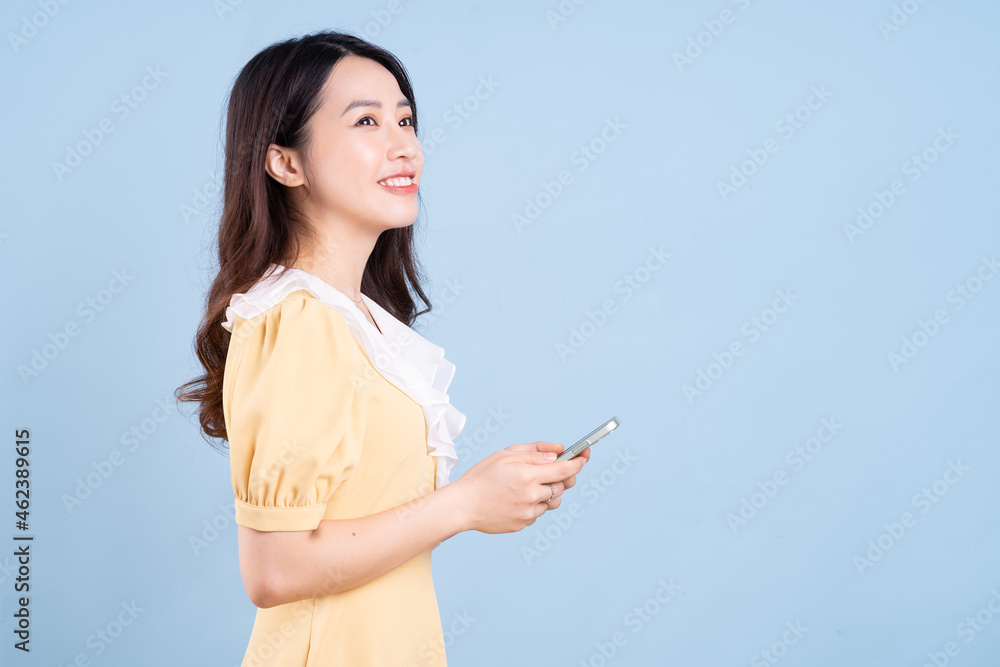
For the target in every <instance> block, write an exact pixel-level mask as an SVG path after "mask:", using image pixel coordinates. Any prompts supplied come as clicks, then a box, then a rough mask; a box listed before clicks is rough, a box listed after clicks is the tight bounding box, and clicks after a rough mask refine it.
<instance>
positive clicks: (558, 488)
mask: <svg viewBox="0 0 1000 667" xmlns="http://www.w3.org/2000/svg"><path fill="white" fill-rule="evenodd" d="M541 488H542V491H543V493H542V497H541V498H539V499H538V502H540V503H548V502H552V501H554V500H555V499H556V498H558V497H559V496H560V495H562V492H563V490H564V489H565V488H566V487H565V486H564V485H563V483H562V482H548V483H546V484H542V486H541Z"/></svg>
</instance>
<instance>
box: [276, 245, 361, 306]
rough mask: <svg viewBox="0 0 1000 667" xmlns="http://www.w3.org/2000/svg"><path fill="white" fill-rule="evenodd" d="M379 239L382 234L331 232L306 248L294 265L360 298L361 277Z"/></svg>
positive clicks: (351, 297)
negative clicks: (317, 242)
mask: <svg viewBox="0 0 1000 667" xmlns="http://www.w3.org/2000/svg"><path fill="white" fill-rule="evenodd" d="M377 240H378V235H375V236H374V237H373V236H371V235H365V234H357V233H355V234H350V233H340V234H337V235H334V234H332V233H327V234H326V235H325V236H324V237H323V238H322V241H321V242H320V243H319V244H316V245H313V246H311V247H309V248H304V249H303V251H302V252H301V253H300V255H299V257H298V259H297V260H296V261H295V262H294V263H293V264H292V266H293V267H294V268H298V269H302V270H303V271H308V272H309V273H311V274H313V275H315V276H319V277H320V278H322V279H323V280H324V281H325V282H327V283H329V284H330V285H333V286H334V287H336V288H337V289H338V290H339V291H341V292H343V293H344V294H346V295H347V296H348V297H349V298H350V299H352V300H354V301H355V302H358V301H360V300H361V278H362V276H363V275H364V272H365V265H366V264H367V263H368V257H369V256H370V255H371V252H372V249H374V247H375V241H377Z"/></svg>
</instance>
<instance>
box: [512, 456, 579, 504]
mask: <svg viewBox="0 0 1000 667" xmlns="http://www.w3.org/2000/svg"><path fill="white" fill-rule="evenodd" d="M507 449H509V450H511V451H515V452H516V451H527V452H530V451H536V452H555V453H556V454H557V455H558V454H562V452H563V450H564V449H566V447H565V446H563V445H562V444H560V443H558V442H545V441H544V440H539V441H537V442H532V443H529V444H525V445H511V446H510V447H507ZM578 458H583V459H584V460H585V462H584V465H587V462H589V461H590V447H588V448H587V449H585V450H584V451H583V453H582V454H580V456H579V457H578ZM540 465H545V464H544V463H543V464H540ZM574 484H576V475H571V476H569V477H567V478H566V479H564V480H562V481H560V482H552V486H553V489H552V491H553V492H554V494H555V498H553V499H552V500H550V501H547V502H546V504H547V505H548V506H549V509H551V510H554V509H555V508H557V507H559V505H560V504H561V503H562V493H563V491H565V490H566V489H569V488H572V487H573V485H574Z"/></svg>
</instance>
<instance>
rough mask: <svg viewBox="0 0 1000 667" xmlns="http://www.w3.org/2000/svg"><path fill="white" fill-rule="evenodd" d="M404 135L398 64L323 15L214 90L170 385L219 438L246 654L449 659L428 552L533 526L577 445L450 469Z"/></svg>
mask: <svg viewBox="0 0 1000 667" xmlns="http://www.w3.org/2000/svg"><path fill="white" fill-rule="evenodd" d="M416 130H417V107H416V102H415V99H414V96H413V91H412V88H411V86H410V82H409V79H408V76H407V74H406V71H405V69H404V68H403V66H402V64H401V63H399V61H398V60H397V59H396V58H395V57H394V56H393V55H392V54H390V53H388V52H386V51H384V50H383V49H380V48H378V47H376V46H374V45H372V44H369V43H367V42H365V41H363V40H361V39H358V38H357V37H354V36H351V35H345V34H340V33H336V32H321V33H316V34H311V35H307V36H304V37H301V38H297V39H291V40H288V41H285V42H281V43H277V44H274V45H272V46H270V47H268V48H266V49H264V50H263V51H261V52H260V53H258V54H257V55H256V56H254V57H253V58H252V59H251V60H250V62H249V63H247V65H246V66H245V67H244V68H243V70H242V71H241V72H240V74H239V76H238V77H237V80H236V82H235V84H234V86H233V90H232V92H231V95H230V99H229V109H228V119H227V126H226V151H225V194H224V209H223V214H222V220H221V224H220V229H219V273H218V275H217V277H216V278H215V281H214V283H213V284H212V288H211V291H210V293H209V296H208V300H207V312H206V315H205V317H204V318H203V320H202V322H201V326H200V329H199V331H198V336H197V351H198V355H199V358H200V360H201V362H202V364H203V365H204V367H205V371H206V372H205V374H204V375H203V376H201V377H199V378H197V379H196V380H193V381H191V382H189V383H187V384H185V385H184V386H182V387H181V388H180V389H181V390H187V391H185V392H183V393H180V394H179V396H178V398H179V399H180V400H187V401H197V402H199V403H200V422H201V426H202V429H203V430H204V432H205V434H206V435H208V436H211V437H213V438H220V439H222V440H225V441H228V443H229V452H230V458H231V473H232V483H233V492H234V495H235V505H236V508H235V511H236V522H237V524H238V526H239V528H238V530H239V558H240V570H241V573H242V577H243V582H244V585H245V587H246V590H247V593H248V595H249V596H250V599H251V600H252V601H253V603H254V604H255V605H256V606H257V607H258V608H259V609H258V610H257V615H256V619H255V622H254V626H253V630H252V633H251V636H250V642H249V646H248V648H247V652H246V655H245V657H244V660H243V664H244V665H245V666H251V665H280V666H281V667H291V666H293V665H306V664H309V665H352V666H358V667H360V666H362V665H379V666H383V665H385V666H396V665H399V666H400V667H406V666H407V665H445V664H446V661H445V656H444V649H443V646H444V643H443V641H442V629H441V622H440V614H439V612H438V607H437V601H436V598H435V595H434V588H433V582H432V579H431V560H430V555H431V550H432V549H433V548H434V547H435V546H437V545H438V544H439V543H440V542H441V541H443V540H445V539H447V538H448V537H450V536H452V535H455V534H456V533H458V532H461V531H464V530H477V531H481V532H485V533H504V532H514V531H518V530H521V529H522V528H524V527H525V526H528V525H531V524H532V523H534V521H535V520H536V519H537V518H538V517H539V516H540V515H541V514H543V513H544V512H546V511H548V510H550V509H555V508H556V507H558V506H559V503H560V500H561V499H560V496H561V494H562V492H563V491H564V490H565V489H567V488H570V487H572V486H573V484H574V483H575V481H576V477H575V476H576V474H577V473H578V472H579V471H580V469H581V468H582V467H583V465H584V464H585V462H586V461H587V460H588V458H589V454H587V455H584V456H580V457H577V458H576V459H573V460H570V461H563V462H552V459H554V458H555V455H556V454H557V453H558V452H560V451H562V449H563V447H562V445H560V444H556V443H548V442H534V443H531V444H520V445H513V446H511V447H508V448H507V449H504V450H501V451H498V452H495V453H493V454H492V455H490V456H488V457H486V458H485V459H484V460H482V461H480V462H479V463H478V464H476V465H474V466H473V467H472V468H470V469H469V470H468V471H467V472H466V473H465V474H464V475H463V476H462V477H461V478H460V479H458V480H456V481H455V482H453V483H450V484H449V483H448V482H449V474H450V471H451V468H452V466H453V464H454V463H455V461H456V457H455V448H454V443H453V441H454V438H455V436H456V435H458V433H459V432H460V431H461V429H462V427H463V426H464V424H465V416H464V415H463V414H462V413H461V412H459V411H458V410H456V409H455V408H454V407H453V406H452V405H451V404H450V402H449V398H448V395H447V393H445V392H446V390H447V388H448V385H449V384H450V383H451V380H452V377H453V375H454V371H455V367H454V365H453V364H451V363H450V362H449V361H448V360H446V359H445V358H444V350H442V349H441V348H440V347H438V346H436V345H434V344H432V343H430V342H429V341H427V340H425V339H424V338H423V337H421V336H420V335H419V334H417V333H416V332H415V331H413V330H412V329H411V328H410V325H411V324H412V323H413V321H414V320H415V318H416V317H417V316H419V315H422V314H424V313H427V312H429V308H428V309H425V310H422V311H420V312H416V306H415V303H414V300H413V298H412V297H411V295H410V286H411V285H412V288H413V290H414V291H415V292H416V293H417V294H418V295H419V296H420V298H421V299H422V300H423V301H424V304H426V305H429V303H428V300H427V297H426V295H425V294H424V292H423V290H422V289H421V287H420V281H419V279H420V273H419V271H418V269H417V267H418V263H417V260H416V257H415V254H414V251H413V228H412V225H413V223H414V222H415V221H416V218H417V214H418V210H417V209H418V194H417V192H418V190H419V182H420V176H421V172H422V168H423V154H422V152H421V149H420V143H419V141H418V140H417V136H416ZM220 447H221V445H220Z"/></svg>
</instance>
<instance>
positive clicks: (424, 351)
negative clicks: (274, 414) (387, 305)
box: [222, 264, 466, 488]
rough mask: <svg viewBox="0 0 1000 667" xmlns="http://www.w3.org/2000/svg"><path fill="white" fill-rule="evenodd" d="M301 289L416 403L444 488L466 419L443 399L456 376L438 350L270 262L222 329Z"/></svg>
mask: <svg viewBox="0 0 1000 667" xmlns="http://www.w3.org/2000/svg"><path fill="white" fill-rule="evenodd" d="M300 289H305V290H308V291H309V292H311V293H312V294H313V295H314V296H316V298H318V299H320V300H321V301H323V302H324V303H326V304H327V305H328V306H331V307H333V308H335V309H336V310H337V311H338V312H339V313H340V314H341V315H343V316H344V319H345V320H347V326H348V328H349V329H350V330H351V334H352V335H353V336H354V338H355V340H357V341H358V343H360V344H361V346H362V347H363V348H364V350H365V352H366V353H367V354H368V358H369V359H370V360H371V362H372V365H373V366H374V367H375V369H376V370H377V371H378V372H379V373H380V374H381V375H382V376H383V377H384V378H385V379H386V380H388V381H389V382H391V383H392V384H394V385H395V386H396V387H398V388H399V389H400V390H401V391H402V392H403V393H405V394H406V395H407V396H409V397H410V398H412V399H413V400H414V401H416V402H417V403H419V404H420V406H421V407H422V408H423V411H424V417H425V418H426V420H427V450H428V453H429V454H430V455H431V456H434V457H437V466H436V467H437V475H436V480H435V483H436V485H437V488H441V487H442V486H444V485H445V484H447V483H448V478H449V475H450V474H451V469H452V467H454V465H455V463H456V462H457V461H458V455H457V454H456V452H455V444H454V440H455V437H457V436H458V434H459V433H461V431H462V428H463V427H464V426H465V419H466V418H465V415H464V414H462V413H461V412H459V411H458V410H457V409H456V408H455V407H454V406H452V404H451V401H450V399H449V398H448V394H447V391H448V385H450V384H451V381H452V378H454V376H455V365H454V364H453V363H451V362H450V361H448V360H447V359H445V357H444V349H443V348H441V347H439V346H437V345H435V344H434V343H431V342H430V341H428V340H427V339H425V338H424V337H423V336H421V335H420V334H418V333H417V332H416V331H414V330H413V329H412V328H410V327H408V326H406V325H405V324H403V323H402V322H400V321H399V320H397V319H396V318H395V317H393V315H392V314H391V313H389V311H387V310H385V309H384V308H382V306H380V305H379V304H378V303H376V302H375V301H373V300H372V299H370V298H368V296H367V295H365V294H362V295H361V298H362V299H364V302H365V304H366V305H367V306H368V310H369V311H370V312H371V314H372V317H373V318H374V319H375V322H376V323H377V324H378V328H375V327H374V326H372V323H371V322H369V321H368V318H367V317H365V316H364V314H363V313H362V312H361V310H360V309H359V308H358V306H357V304H355V303H354V301H352V300H351V299H350V298H349V297H348V296H347V295H346V294H344V293H343V292H341V291H339V290H338V289H337V288H335V287H334V286H333V285H330V284H329V283H327V282H326V281H324V280H323V279H322V278H320V277H319V276H316V275H314V274H312V273H309V272H307V271H304V270H302V269H296V268H290V267H286V266H283V265H280V264H271V265H270V267H269V268H268V270H267V272H266V273H265V274H264V276H263V277H262V278H261V279H260V280H259V281H257V283H255V284H254V285H253V286H252V287H251V288H250V289H249V290H248V291H247V292H245V293H241V294H234V295H233V296H232V298H231V299H230V300H229V306H228V307H227V308H226V321H225V322H223V323H222V326H223V327H225V329H226V330H227V331H232V330H233V324H235V321H236V319H235V318H236V316H237V315H238V316H239V317H242V318H244V319H249V318H251V317H254V316H255V315H259V314H261V313H263V312H264V311H265V310H267V309H269V308H271V307H273V306H275V305H277V304H278V303H280V302H281V300H282V299H284V298H285V297H286V296H288V295H289V294H291V293H292V292H294V291H296V290H300ZM379 330H381V333H380V331H379Z"/></svg>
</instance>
